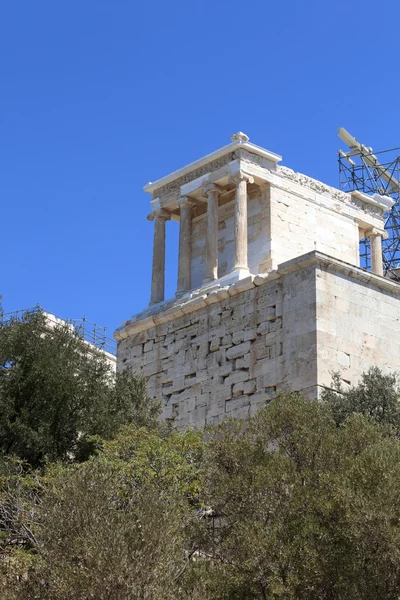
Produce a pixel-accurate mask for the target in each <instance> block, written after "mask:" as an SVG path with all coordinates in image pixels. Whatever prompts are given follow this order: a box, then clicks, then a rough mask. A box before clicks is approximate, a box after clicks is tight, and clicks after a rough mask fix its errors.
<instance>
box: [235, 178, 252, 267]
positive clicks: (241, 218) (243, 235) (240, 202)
mask: <svg viewBox="0 0 400 600" xmlns="http://www.w3.org/2000/svg"><path fill="white" fill-rule="evenodd" d="M232 181H234V182H235V183H236V198H235V220H234V264H233V269H232V271H236V270H238V269H242V270H247V271H248V270H249V266H248V261H247V184H248V183H253V182H254V179H253V177H250V176H249V175H246V174H245V173H242V172H241V171H240V172H239V173H238V174H237V175H235V176H234V177H233V178H232Z"/></svg>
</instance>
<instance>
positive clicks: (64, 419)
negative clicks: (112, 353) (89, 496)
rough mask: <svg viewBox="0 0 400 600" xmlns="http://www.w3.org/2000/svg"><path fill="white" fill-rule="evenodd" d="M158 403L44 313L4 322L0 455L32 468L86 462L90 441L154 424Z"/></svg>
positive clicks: (0, 326)
mask: <svg viewBox="0 0 400 600" xmlns="http://www.w3.org/2000/svg"><path fill="white" fill-rule="evenodd" d="M158 414H159V405H158V404H157V403H155V402H152V401H150V400H149V399H148V398H147V396H146V392H145V385H144V382H142V381H138V380H136V379H135V378H134V377H133V376H132V375H131V374H130V373H129V371H126V372H125V373H124V374H121V375H118V376H115V374H114V373H113V371H112V369H111V367H110V365H109V363H108V362H107V360H106V358H105V356H104V354H103V353H101V352H100V351H97V350H95V349H94V348H93V347H92V346H90V345H89V344H87V343H86V342H85V341H84V340H83V339H81V337H80V336H79V335H78V334H77V332H76V331H74V330H73V329H71V327H69V326H68V325H60V324H57V325H50V324H49V321H48V319H47V318H46V316H45V314H43V312H41V311H34V312H26V313H25V314H23V315H22V317H21V318H12V319H10V320H7V321H3V322H1V323H0V451H1V452H2V453H3V454H5V455H15V456H17V457H20V458H21V459H23V460H25V461H27V462H28V463H29V464H30V465H32V466H33V467H37V466H40V465H43V464H44V462H45V461H55V460H68V459H71V458H83V457H86V456H87V454H88V451H90V448H91V444H90V442H88V437H90V436H92V435H100V436H103V437H105V438H108V437H111V436H113V435H114V434H115V433H116V431H117V430H118V428H119V427H120V425H121V424H123V423H128V422H136V423H137V424H138V425H154V424H155V423H156V422H157V417H158Z"/></svg>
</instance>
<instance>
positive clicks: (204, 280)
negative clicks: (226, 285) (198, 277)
mask: <svg viewBox="0 0 400 600" xmlns="http://www.w3.org/2000/svg"><path fill="white" fill-rule="evenodd" d="M214 281H218V279H217V277H206V278H205V279H203V281H202V284H201V285H208V284H209V283H213V282H214Z"/></svg>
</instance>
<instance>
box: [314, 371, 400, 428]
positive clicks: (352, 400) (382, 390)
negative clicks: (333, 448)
mask: <svg viewBox="0 0 400 600" xmlns="http://www.w3.org/2000/svg"><path fill="white" fill-rule="evenodd" d="M322 401H323V402H326V403H327V404H328V405H329V406H330V408H331V410H332V414H333V416H334V418H335V421H336V423H337V424H341V423H343V422H344V421H345V420H346V419H347V417H348V416H349V415H352V414H357V413H361V414H363V415H366V416H368V417H370V418H371V419H373V420H374V421H376V422H377V423H382V424H385V425H392V426H394V427H395V428H396V429H399V428H400V387H399V382H398V377H397V375H396V374H394V373H389V374H386V375H385V374H383V373H382V371H381V370H380V369H379V368H378V367H371V368H370V369H369V370H368V371H367V372H366V373H363V375H362V376H361V381H360V382H359V383H358V384H357V385H353V386H350V387H344V386H343V384H342V380H341V378H340V375H339V374H338V373H335V374H334V376H333V382H332V388H331V389H325V390H324V391H323V393H322Z"/></svg>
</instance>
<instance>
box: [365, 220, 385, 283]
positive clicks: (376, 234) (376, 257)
mask: <svg viewBox="0 0 400 600" xmlns="http://www.w3.org/2000/svg"><path fill="white" fill-rule="evenodd" d="M365 236H366V237H367V238H369V240H370V248H371V270H372V272H373V273H375V274H376V275H381V277H383V260H382V238H383V239H387V236H388V234H387V233H386V231H382V230H380V229H377V228H376V227H373V228H372V229H370V230H369V231H367V232H366V233H365Z"/></svg>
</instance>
